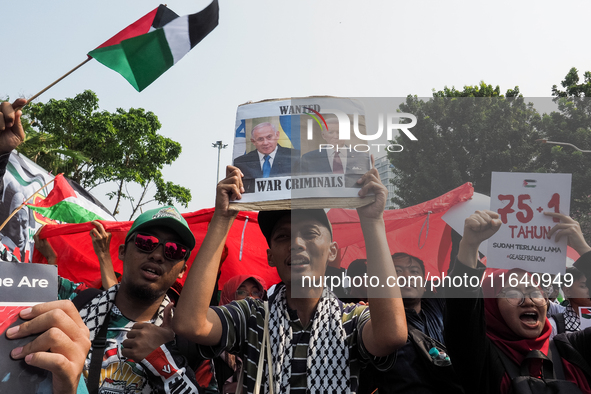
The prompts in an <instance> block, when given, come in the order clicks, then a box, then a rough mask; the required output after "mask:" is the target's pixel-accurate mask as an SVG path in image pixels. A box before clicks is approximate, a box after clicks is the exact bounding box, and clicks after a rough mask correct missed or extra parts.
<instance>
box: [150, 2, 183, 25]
mask: <svg viewBox="0 0 591 394" xmlns="http://www.w3.org/2000/svg"><path fill="white" fill-rule="evenodd" d="M178 17H179V16H178V15H177V14H176V13H175V12H174V11H173V10H171V9H170V8H168V7H167V6H165V5H164V4H160V5H159V6H158V11H156V16H155V17H154V21H153V22H152V27H153V28H154V29H158V28H161V27H163V26H164V25H166V24H167V23H168V22H170V21H172V20H173V19H176V18H178Z"/></svg>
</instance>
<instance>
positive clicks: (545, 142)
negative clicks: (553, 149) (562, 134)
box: [536, 139, 591, 153]
mask: <svg viewBox="0 0 591 394" xmlns="http://www.w3.org/2000/svg"><path fill="white" fill-rule="evenodd" d="M536 141H538V142H540V143H542V144H550V145H564V146H570V147H571V148H574V149H576V150H578V151H579V152H583V153H591V150H584V149H579V148H577V147H576V146H574V145H573V144H570V143H568V142H556V141H548V140H545V139H539V140H536Z"/></svg>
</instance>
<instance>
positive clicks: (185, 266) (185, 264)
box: [177, 261, 187, 279]
mask: <svg viewBox="0 0 591 394" xmlns="http://www.w3.org/2000/svg"><path fill="white" fill-rule="evenodd" d="M185 272H187V262H186V261H185V262H183V269H182V270H181V272H179V274H178V276H177V278H179V279H182V278H183V276H185Z"/></svg>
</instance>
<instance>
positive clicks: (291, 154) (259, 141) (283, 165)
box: [234, 122, 300, 193]
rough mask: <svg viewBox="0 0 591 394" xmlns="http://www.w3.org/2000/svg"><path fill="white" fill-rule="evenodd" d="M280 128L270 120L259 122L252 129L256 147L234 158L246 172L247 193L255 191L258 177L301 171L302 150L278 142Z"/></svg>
mask: <svg viewBox="0 0 591 394" xmlns="http://www.w3.org/2000/svg"><path fill="white" fill-rule="evenodd" d="M278 140H279V130H277V127H276V126H275V125H274V124H272V123H269V122H264V123H259V124H258V125H256V126H255V127H254V128H253V129H252V131H251V137H250V141H251V142H252V144H253V145H254V147H255V149H254V150H252V151H251V152H248V153H247V154H245V155H242V156H239V157H237V158H236V159H234V165H235V166H236V167H238V168H240V171H242V173H243V174H244V178H243V179H242V181H243V184H244V189H245V190H246V191H245V193H253V192H254V187H255V182H254V180H255V179H256V178H271V177H279V176H290V175H292V171H293V173H294V174H297V173H298V171H299V157H300V151H299V150H296V149H290V148H284V147H282V146H280V145H279V144H278V143H277V142H278Z"/></svg>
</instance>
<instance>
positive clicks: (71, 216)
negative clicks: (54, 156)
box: [27, 174, 105, 223]
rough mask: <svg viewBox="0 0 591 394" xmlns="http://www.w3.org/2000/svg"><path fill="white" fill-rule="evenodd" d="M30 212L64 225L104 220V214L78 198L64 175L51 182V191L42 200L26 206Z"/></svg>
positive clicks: (59, 175)
mask: <svg viewBox="0 0 591 394" xmlns="http://www.w3.org/2000/svg"><path fill="white" fill-rule="evenodd" d="M27 205H28V206H29V208H31V209H32V210H34V211H36V212H39V213H40V214H41V215H43V216H45V217H46V218H48V219H53V220H59V221H60V222H64V223H85V222H90V221H92V220H105V219H104V218H103V216H105V215H104V212H102V210H101V209H99V208H98V207H97V206H95V205H93V204H91V203H90V202H88V201H87V200H85V199H83V198H80V197H79V196H78V195H77V194H76V191H74V189H73V188H72V186H70V184H69V183H68V180H67V179H66V178H65V177H64V174H58V175H57V176H56V177H55V180H54V181H53V190H52V191H51V192H50V193H49V194H48V195H47V197H46V198H45V199H44V200H41V201H39V202H36V203H29V204H27Z"/></svg>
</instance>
